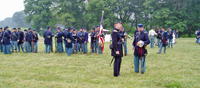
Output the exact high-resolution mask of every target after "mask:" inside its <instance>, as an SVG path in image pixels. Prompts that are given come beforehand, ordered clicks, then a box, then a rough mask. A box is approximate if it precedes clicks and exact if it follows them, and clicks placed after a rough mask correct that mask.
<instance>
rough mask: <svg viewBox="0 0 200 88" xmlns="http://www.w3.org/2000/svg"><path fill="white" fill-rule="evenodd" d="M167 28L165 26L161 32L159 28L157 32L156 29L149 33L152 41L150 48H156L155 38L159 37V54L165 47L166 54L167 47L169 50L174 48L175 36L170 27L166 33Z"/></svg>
mask: <svg viewBox="0 0 200 88" xmlns="http://www.w3.org/2000/svg"><path fill="white" fill-rule="evenodd" d="M165 29H166V28H165V27H164V26H163V27H162V28H161V30H160V29H159V28H158V29H157V31H156V32H155V31H154V27H152V29H151V30H150V31H149V39H150V41H151V44H150V47H151V48H154V44H155V36H157V46H158V48H160V49H159V52H158V54H160V53H161V51H162V47H164V53H166V46H167V45H168V48H170V47H171V48H173V34H174V32H173V31H172V28H171V27H169V30H168V31H166V30H165Z"/></svg>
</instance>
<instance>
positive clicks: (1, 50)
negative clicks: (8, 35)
mask: <svg viewBox="0 0 200 88" xmlns="http://www.w3.org/2000/svg"><path fill="white" fill-rule="evenodd" d="M2 32H3V28H2V27H0V52H3V44H2V42H1V40H2V36H1V34H2Z"/></svg>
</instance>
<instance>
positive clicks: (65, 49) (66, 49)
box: [64, 42, 67, 53]
mask: <svg viewBox="0 0 200 88" xmlns="http://www.w3.org/2000/svg"><path fill="white" fill-rule="evenodd" d="M64 43H65V53H67V47H66V42H64Z"/></svg>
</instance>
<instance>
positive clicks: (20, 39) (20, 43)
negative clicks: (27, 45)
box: [17, 28, 24, 52]
mask: <svg viewBox="0 0 200 88" xmlns="http://www.w3.org/2000/svg"><path fill="white" fill-rule="evenodd" d="M17 42H18V52H20V48H21V49H22V51H23V52H24V47H23V43H24V32H22V31H21V28H18V40H17Z"/></svg>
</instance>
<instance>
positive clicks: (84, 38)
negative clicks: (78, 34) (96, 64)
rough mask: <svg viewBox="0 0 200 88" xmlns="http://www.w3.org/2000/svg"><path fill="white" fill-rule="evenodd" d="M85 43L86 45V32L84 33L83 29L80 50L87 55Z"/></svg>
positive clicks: (84, 29)
mask: <svg viewBox="0 0 200 88" xmlns="http://www.w3.org/2000/svg"><path fill="white" fill-rule="evenodd" d="M87 43H88V32H87V31H86V28H83V35H82V48H83V53H84V54H88V48H87Z"/></svg>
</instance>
